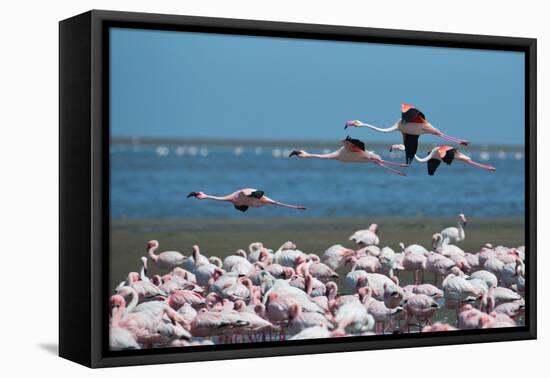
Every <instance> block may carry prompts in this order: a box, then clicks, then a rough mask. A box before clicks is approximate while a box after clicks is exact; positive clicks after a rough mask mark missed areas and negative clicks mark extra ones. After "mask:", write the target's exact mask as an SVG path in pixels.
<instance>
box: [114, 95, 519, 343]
mask: <svg viewBox="0 0 550 378" xmlns="http://www.w3.org/2000/svg"><path fill="white" fill-rule="evenodd" d="M401 108H402V117H401V119H400V120H399V121H398V122H396V124H395V125H394V126H392V127H390V128H388V129H380V128H377V127H375V126H372V125H369V124H365V123H363V122H361V121H349V122H347V123H346V127H369V128H372V129H374V130H377V131H380V132H393V131H400V132H401V133H402V134H403V142H404V144H399V145H393V146H392V147H391V149H392V150H393V149H398V150H404V151H405V155H406V164H398V163H392V162H388V161H385V160H382V159H381V158H380V156H379V155H376V154H375V153H373V152H370V151H368V150H366V149H365V145H364V143H363V142H361V141H360V140H357V139H352V138H350V137H347V138H346V139H345V140H344V141H343V147H342V148H340V149H339V150H337V151H334V152H332V153H328V154H311V153H308V152H306V151H302V150H296V151H293V152H292V153H291V154H290V157H292V156H297V157H300V158H319V159H333V160H338V161H341V162H356V163H366V162H371V163H374V164H376V165H378V166H380V167H382V168H385V169H388V170H390V171H392V172H395V173H398V174H401V175H404V173H403V172H401V171H398V170H395V169H393V168H391V167H390V166H399V167H403V166H407V164H409V163H411V162H412V160H414V159H416V160H417V161H419V162H425V163H427V164H428V173H429V174H430V175H433V174H434V173H435V170H436V169H437V167H438V165H439V164H440V162H441V161H443V162H444V163H446V164H451V163H452V162H453V160H454V159H457V160H460V161H463V162H466V163H468V164H472V165H474V166H476V167H480V168H483V169H486V170H495V169H494V168H493V167H490V166H486V165H482V164H479V163H476V162H473V161H472V160H471V159H470V158H469V157H468V156H466V155H464V154H463V153H461V152H459V151H458V150H457V149H456V148H453V147H450V146H439V147H436V148H434V149H433V150H431V151H430V152H429V153H428V156H426V157H425V158H419V157H417V156H416V151H417V148H418V138H419V136H420V135H422V134H433V135H437V136H439V137H442V138H445V139H448V140H450V141H452V142H455V143H459V144H462V145H467V144H468V142H467V141H465V140H462V139H458V138H454V137H450V136H448V135H445V134H443V133H442V132H441V131H439V130H438V129H436V128H435V127H433V126H432V125H430V124H429V123H428V122H427V121H426V119H425V117H424V114H423V113H421V112H420V111H419V110H418V109H416V108H414V107H413V106H411V105H407V104H403V105H402V107H401ZM187 197H194V198H197V199H209V200H214V201H225V202H229V203H231V204H232V205H233V206H234V207H235V209H237V210H239V211H243V212H244V211H247V210H248V208H249V207H261V206H265V205H276V206H283V207H288V208H293V209H299V210H303V209H305V207H303V206H297V205H290V204H286V203H282V202H278V201H275V200H273V199H271V198H269V197H267V196H265V195H264V192H263V191H261V190H256V189H241V190H238V191H236V192H234V193H232V194H229V195H226V196H213V195H208V194H205V193H204V192H191V193H189V195H188V196H187ZM465 226H466V217H465V216H464V215H463V214H460V215H459V221H458V225H457V227H448V228H446V229H444V230H442V231H441V232H439V233H436V234H434V235H433V237H432V245H431V248H430V249H431V250H430V251H428V250H427V249H426V248H424V247H423V246H421V245H418V244H413V245H409V246H407V247H406V246H405V245H403V243H401V244H400V251H398V252H395V251H394V250H393V249H392V248H390V247H388V246H384V247H383V248H380V247H379V244H380V238H379V233H378V226H377V225H376V224H372V225H371V226H370V227H369V228H368V229H364V230H359V231H357V232H355V233H354V234H353V235H351V237H350V238H349V240H351V241H352V242H353V243H354V244H355V246H354V247H353V248H346V247H344V246H342V245H341V244H337V245H333V246H331V247H330V248H328V249H327V250H326V251H324V253H322V254H320V255H318V254H316V253H306V252H303V251H301V250H299V249H298V248H297V246H296V245H295V244H294V243H292V242H290V241H289V242H286V243H284V244H283V245H281V246H280V247H279V248H278V249H277V250H272V249H269V248H267V247H266V246H264V245H263V244H262V243H261V242H254V243H252V244H250V245H249V246H248V251H245V250H244V249H239V250H237V251H235V252H234V253H233V254H231V255H229V256H227V257H226V258H225V259H223V260H222V259H221V258H220V257H217V256H215V255H211V256H209V257H207V256H205V255H204V254H202V253H201V251H200V248H199V246H197V245H195V246H193V247H192V253H191V254H189V255H187V256H186V255H183V254H181V253H180V252H177V251H165V252H161V253H157V250H158V248H159V242H158V241H156V240H151V241H149V242H148V243H147V253H148V256H147V257H145V256H144V257H142V258H141V264H140V269H139V272H130V273H129V274H128V276H127V278H126V279H125V280H124V281H122V282H121V283H120V284H119V285H118V286H117V288H116V290H115V294H114V295H112V296H111V298H110V347H111V349H112V350H123V349H141V348H154V347H180V346H193V345H208V344H222V343H225V344H227V343H247V342H259V341H276V340H296V339H311V338H330V337H344V336H357V335H371V334H385V333H404V332H436V331H451V330H457V329H481V328H495V327H513V326H515V325H516V323H517V321H518V318H519V317H521V316H522V314H523V312H524V298H523V295H524V290H525V267H524V259H525V248H524V247H523V246H521V247H517V248H508V247H504V246H496V247H493V246H492V245H490V244H486V245H485V246H484V247H483V248H481V249H480V250H479V251H477V252H475V253H470V252H465V251H464V250H462V249H461V248H460V247H458V246H457V244H458V243H460V242H462V241H463V240H464V239H465V237H466V235H465V231H464V227H465ZM149 260H151V261H152V262H153V263H154V264H155V265H156V266H157V267H158V268H159V269H160V270H163V271H164V273H163V274H162V275H159V274H155V275H152V276H149V275H148V269H147V268H148V261H149ZM403 271H407V272H412V275H413V283H412V284H410V285H404V286H400V283H399V276H400V274H403V273H402V272H403ZM425 272H428V273H430V277H433V282H430V283H428V282H426V280H424V273H425ZM442 309H452V310H453V311H454V313H455V314H456V320H455V319H452V320H449V319H447V318H444V321H440V322H436V323H434V324H432V318H433V317H434V315H436V314H437V313H438V312H439V311H441V310H442Z"/></svg>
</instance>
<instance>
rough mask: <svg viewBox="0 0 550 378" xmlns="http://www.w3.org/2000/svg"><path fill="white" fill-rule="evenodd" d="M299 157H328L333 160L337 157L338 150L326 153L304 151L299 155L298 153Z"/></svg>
mask: <svg viewBox="0 0 550 378" xmlns="http://www.w3.org/2000/svg"><path fill="white" fill-rule="evenodd" d="M299 157H301V158H306V159H308V158H313V159H328V160H331V159H332V160H334V159H336V158H338V151H334V152H330V153H328V154H310V153H309V152H304V153H302V154H301V155H299Z"/></svg>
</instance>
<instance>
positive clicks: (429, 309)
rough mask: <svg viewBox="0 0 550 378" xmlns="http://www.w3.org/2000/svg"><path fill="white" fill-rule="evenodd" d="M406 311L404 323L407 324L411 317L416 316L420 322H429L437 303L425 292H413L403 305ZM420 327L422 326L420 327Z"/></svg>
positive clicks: (437, 307)
mask: <svg viewBox="0 0 550 378" xmlns="http://www.w3.org/2000/svg"><path fill="white" fill-rule="evenodd" d="M404 309H405V311H406V321H405V324H407V325H408V324H409V320H410V319H411V318H413V317H414V318H416V319H418V320H419V321H420V322H422V321H424V322H425V323H427V324H431V319H432V317H433V316H434V314H435V312H436V311H437V310H439V304H437V302H436V301H435V299H434V298H432V297H429V296H427V295H425V294H414V295H412V296H411V297H409V299H408V300H407V303H405V305H404ZM420 328H422V327H420Z"/></svg>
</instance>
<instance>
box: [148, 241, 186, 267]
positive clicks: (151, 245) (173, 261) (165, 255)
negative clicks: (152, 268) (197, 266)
mask: <svg viewBox="0 0 550 378" xmlns="http://www.w3.org/2000/svg"><path fill="white" fill-rule="evenodd" d="M158 248H159V242H158V241H157V240H150V241H149V242H148V243H147V252H148V253H149V257H150V258H151V260H153V262H154V263H155V264H156V265H157V266H158V267H159V268H161V269H170V270H172V269H174V268H175V267H177V266H179V265H181V264H183V263H184V262H185V260H186V257H185V256H183V255H182V254H181V253H179V252H177V251H166V252H162V253H159V254H158V255H156V254H155V251H156V250H157V249H158Z"/></svg>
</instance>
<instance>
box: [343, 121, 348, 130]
mask: <svg viewBox="0 0 550 378" xmlns="http://www.w3.org/2000/svg"><path fill="white" fill-rule="evenodd" d="M347 128H348V124H347V122H346V124H345V125H344V130H345V129H347Z"/></svg>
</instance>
